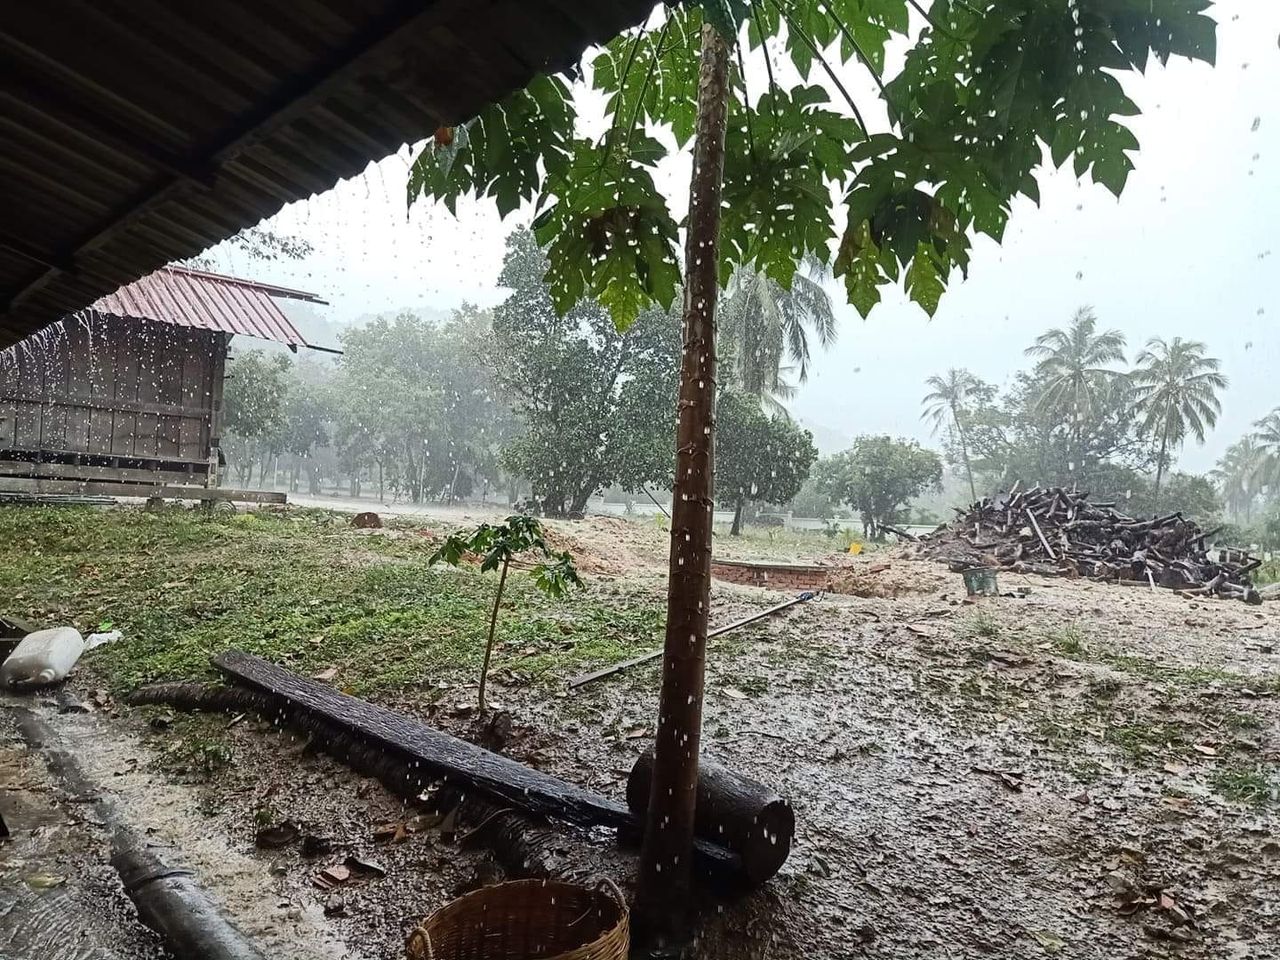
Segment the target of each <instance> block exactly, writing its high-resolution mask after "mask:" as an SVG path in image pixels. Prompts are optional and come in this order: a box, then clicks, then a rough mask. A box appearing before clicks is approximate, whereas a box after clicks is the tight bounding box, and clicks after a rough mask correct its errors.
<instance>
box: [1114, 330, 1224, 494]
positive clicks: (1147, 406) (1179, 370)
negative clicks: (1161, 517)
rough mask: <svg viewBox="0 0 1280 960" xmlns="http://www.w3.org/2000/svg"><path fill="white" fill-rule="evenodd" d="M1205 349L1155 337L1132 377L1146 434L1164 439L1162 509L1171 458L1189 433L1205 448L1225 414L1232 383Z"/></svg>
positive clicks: (1159, 474) (1159, 459)
mask: <svg viewBox="0 0 1280 960" xmlns="http://www.w3.org/2000/svg"><path fill="white" fill-rule="evenodd" d="M1206 349H1207V348H1206V347H1205V345H1204V344H1203V343H1201V342H1200V341H1199V340H1183V339H1182V338H1181V337H1174V338H1173V339H1172V340H1165V339H1163V338H1162V337H1152V338H1151V339H1150V340H1148V341H1147V346H1146V349H1144V350H1143V351H1142V352H1141V353H1140V354H1138V356H1137V358H1136V359H1135V361H1134V369H1133V371H1132V372H1131V373H1130V374H1129V380H1130V382H1131V383H1132V385H1133V396H1134V401H1135V409H1136V410H1137V413H1138V415H1139V416H1140V417H1142V424H1141V430H1142V432H1143V433H1144V434H1147V435H1149V436H1158V437H1159V438H1160V450H1159V452H1158V453H1157V454H1156V486H1155V491H1154V496H1153V500H1154V502H1155V505H1156V507H1157V508H1158V507H1159V506H1160V481H1161V479H1162V478H1163V476H1164V468H1165V464H1166V463H1167V461H1168V458H1169V457H1170V456H1171V455H1172V454H1173V452H1174V451H1175V450H1176V449H1177V448H1178V447H1180V446H1182V444H1183V441H1184V440H1185V439H1186V437H1187V434H1188V433H1190V434H1191V435H1192V436H1193V437H1195V439H1196V443H1204V435H1205V431H1206V430H1209V429H1212V428H1213V426H1214V425H1215V424H1216V423H1217V422H1218V414H1219V413H1221V412H1222V402H1221V401H1220V400H1219V399H1218V392H1219V391H1220V390H1225V389H1226V387H1227V378H1226V377H1224V376H1223V375H1222V374H1221V373H1219V372H1218V367H1219V366H1221V364H1220V363H1219V361H1218V360H1217V358H1216V357H1206V356H1205V355H1204V352H1205V350H1206Z"/></svg>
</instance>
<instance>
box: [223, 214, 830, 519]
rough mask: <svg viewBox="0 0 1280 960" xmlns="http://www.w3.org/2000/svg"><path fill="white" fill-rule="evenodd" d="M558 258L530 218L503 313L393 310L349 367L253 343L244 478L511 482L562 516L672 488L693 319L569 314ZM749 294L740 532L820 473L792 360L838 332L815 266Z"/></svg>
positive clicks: (414, 492)
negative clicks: (607, 498) (797, 402)
mask: <svg viewBox="0 0 1280 960" xmlns="http://www.w3.org/2000/svg"><path fill="white" fill-rule="evenodd" d="M546 268H547V263H546V259H545V256H544V254H543V253H542V251H541V250H540V249H539V248H538V246H537V244H536V242H535V241H534V239H533V237H532V235H531V234H529V233H528V232H522V231H517V232H515V233H513V234H512V235H511V236H510V237H509V239H508V242H507V252H506V258H505V260H504V264H503V270H502V273H501V275H500V277H499V283H500V285H501V286H503V287H505V288H507V289H508V290H509V291H510V294H509V296H508V297H507V298H506V299H505V300H504V301H503V302H502V303H501V304H500V305H498V306H497V307H495V308H494V309H492V310H480V309H477V308H475V307H471V306H464V307H463V308H461V309H459V310H457V311H455V312H454V313H453V314H452V315H451V316H450V317H449V318H448V319H447V320H445V321H444V322H434V321H432V320H429V319H426V318H424V317H421V316H418V315H416V314H413V313H411V312H404V313H400V314H398V315H396V316H394V317H379V318H377V319H375V320H374V321H372V322H371V323H368V324H366V325H364V326H362V327H359V328H354V329H351V330H349V331H347V332H346V333H344V335H343V337H342V348H343V354H342V356H341V357H340V358H339V359H338V360H337V362H336V363H331V362H326V361H317V360H314V359H310V358H302V359H297V360H293V359H291V358H289V357H285V356H267V355H265V354H263V353H262V352H260V351H255V350H248V351H245V352H243V353H240V354H238V355H236V356H235V357H234V358H233V360H232V361H231V363H230V365H229V368H228V374H229V375H228V381H227V385H226V391H225V399H224V424H225V426H224V433H225V437H224V439H223V449H224V453H225V454H226V457H227V460H228V479H229V480H234V482H236V483H238V484H242V485H248V484H253V483H260V484H264V485H272V484H275V483H277V482H279V483H283V484H284V485H286V486H287V488H288V489H289V490H290V491H295V492H296V491H300V490H306V491H307V492H309V493H312V494H317V493H320V492H321V491H322V490H323V489H325V487H326V486H327V487H328V488H329V489H333V488H335V487H340V488H341V489H344V490H345V492H346V493H348V494H350V495H352V496H360V495H367V494H375V495H376V496H377V497H378V498H379V499H385V498H387V497H395V498H400V499H403V500H408V501H411V502H414V503H420V502H424V501H429V500H438V501H444V502H452V501H453V500H454V499H456V498H468V497H475V496H477V495H478V496H479V497H480V498H487V497H488V496H489V495H490V493H491V492H496V491H501V492H502V493H504V494H505V495H506V496H507V497H508V499H510V500H512V501H514V500H516V499H519V500H521V501H524V502H525V504H526V505H527V506H528V507H529V508H530V509H531V510H532V511H533V512H540V513H545V514H547V515H549V516H568V515H574V514H577V513H580V512H582V511H583V510H584V509H585V507H586V503H587V500H588V498H590V497H591V496H592V495H593V494H594V493H596V492H597V491H599V490H601V489H602V488H606V487H616V488H621V489H623V490H627V491H633V492H639V491H640V490H641V489H643V488H656V489H670V488H671V486H672V482H673V476H672V471H673V466H674V459H675V458H674V450H673V449H672V447H671V436H672V434H673V429H674V411H675V408H676V381H677V374H678V370H679V363H680V350H681V342H680V327H679V322H678V317H677V315H676V314H675V313H669V312H667V311H663V310H657V309H651V310H648V311H643V312H641V314H640V316H639V317H638V319H637V320H636V321H635V322H634V323H633V324H631V326H629V327H628V328H627V329H626V330H625V331H621V332H620V331H619V330H618V329H617V328H616V327H615V325H614V323H613V321H612V320H611V319H610V318H609V316H608V314H607V313H606V312H605V311H604V310H603V309H602V308H601V307H600V306H599V305H598V304H596V303H594V302H592V301H583V302H581V303H579V304H578V305H577V306H575V307H574V309H573V310H571V311H570V312H569V313H568V314H566V315H565V316H563V317H561V316H558V315H557V313H556V311H555V309H554V307H553V304H552V298H551V293H550V291H549V289H548V287H547V283H546V281H545V279H544V275H545V273H546ZM733 290H734V292H733V295H732V296H731V298H730V301H729V302H730V303H731V305H732V306H731V310H732V313H731V316H732V321H731V324H732V330H733V331H734V333H733V336H732V337H731V338H730V341H729V349H728V351H727V356H726V358H725V361H724V364H723V366H722V370H723V371H724V375H723V383H722V384H721V385H720V386H719V393H718V409H719V410H720V413H721V417H722V426H723V429H722V431H721V434H720V443H721V452H720V458H719V462H718V467H719V489H718V491H717V493H718V496H719V497H720V499H721V500H722V501H723V502H724V503H726V504H730V505H732V506H733V508H734V509H735V522H734V532H738V531H739V530H740V529H741V525H742V523H743V522H744V520H745V519H746V518H747V516H748V514H749V513H750V510H751V509H752V508H753V507H755V506H756V505H758V504H761V503H773V504H780V503H785V502H787V501H788V500H790V499H791V498H792V497H793V496H795V494H796V493H797V491H798V490H799V488H800V485H801V484H802V483H803V482H804V480H805V478H806V477H807V476H808V474H809V469H810V467H811V466H812V464H813V462H814V460H815V458H816V456H817V452H816V450H815V449H814V447H813V441H812V438H811V437H810V435H809V434H808V432H807V431H804V430H801V429H800V428H799V427H798V426H797V425H796V424H795V423H793V422H792V421H791V420H790V418H789V417H788V416H787V415H786V413H785V411H784V410H783V409H782V407H781V404H780V402H779V398H780V397H785V396H786V395H788V394H789V391H790V388H791V385H790V384H789V382H788V379H787V378H788V377H789V376H790V375H791V374H792V373H793V372H794V373H795V375H796V377H797V379H798V380H803V379H804V378H805V376H807V365H808V362H809V359H808V358H809V345H808V338H807V334H808V331H809V330H810V329H813V330H814V332H815V335H816V336H817V338H818V340H819V342H821V343H823V344H825V343H829V342H830V340H831V338H832V337H833V336H834V333H833V327H832V324H833V320H832V316H831V306H830V303H829V302H827V301H826V300H825V295H823V294H822V293H821V286H820V284H818V283H817V282H816V281H815V280H812V279H810V278H807V277H805V278H798V282H797V283H796V284H795V285H794V286H793V289H792V290H785V289H783V288H782V287H781V286H780V285H779V284H777V283H776V281H772V280H766V279H764V278H754V279H753V278H751V277H749V276H746V275H744V276H742V277H737V278H734V280H733ZM792 360H795V361H796V364H795V369H794V370H793V367H792V364H791V361H792ZM716 387H717V385H715V384H708V385H707V389H716Z"/></svg>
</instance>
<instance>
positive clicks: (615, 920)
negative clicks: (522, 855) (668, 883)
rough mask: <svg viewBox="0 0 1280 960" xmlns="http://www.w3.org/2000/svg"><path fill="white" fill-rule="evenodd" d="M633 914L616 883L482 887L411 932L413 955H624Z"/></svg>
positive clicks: (445, 959)
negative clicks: (628, 912) (629, 911)
mask: <svg viewBox="0 0 1280 960" xmlns="http://www.w3.org/2000/svg"><path fill="white" fill-rule="evenodd" d="M630 946H631V929H630V918H629V917H628V915H627V905H626V902H625V901H624V900H623V898H622V894H621V893H620V892H619V891H618V888H617V887H615V886H614V885H613V884H612V883H610V882H608V881H604V883H603V884H602V885H601V886H600V887H598V888H596V889H591V888H589V887H581V886H578V885H576V884H571V883H559V882H557V881H552V880H514V881H511V882H510V883H498V884H494V885H493V886H489V887H481V888H480V889H479V890H474V891H472V892H471V893H468V894H467V895H466V896H463V897H459V898H458V899H457V900H454V901H453V902H452V903H448V904H446V905H445V906H443V907H441V908H440V909H439V910H437V911H436V912H435V913H433V914H432V915H431V916H429V917H428V918H427V919H426V920H424V921H423V922H422V923H421V925H419V926H418V928H417V929H415V930H414V931H413V932H412V933H411V934H409V942H408V943H407V944H406V947H405V955H406V956H407V957H408V960H626V956H627V951H628V950H629V949H630Z"/></svg>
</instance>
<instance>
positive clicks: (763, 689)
mask: <svg viewBox="0 0 1280 960" xmlns="http://www.w3.org/2000/svg"><path fill="white" fill-rule="evenodd" d="M735 686H737V688H738V689H739V690H741V691H742V692H743V693H750V694H755V695H756V696H759V695H761V694H765V693H768V692H769V678H768V677H761V676H748V677H738V679H737V681H736V682H735Z"/></svg>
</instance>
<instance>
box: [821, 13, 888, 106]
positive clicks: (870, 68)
mask: <svg viewBox="0 0 1280 960" xmlns="http://www.w3.org/2000/svg"><path fill="white" fill-rule="evenodd" d="M824 9H825V10H826V11H827V16H829V17H830V18H831V21H832V22H833V23H834V24H835V25H836V27H837V28H838V29H839V31H840V32H841V33H842V34H844V38H845V39H846V40H848V41H849V45H850V46H852V47H853V52H854V53H856V54H857V55H858V59H859V60H861V61H862V65H863V66H864V67H866V68H867V72H868V73H870V74H871V79H873V80H874V81H875V82H876V86H877V87H879V88H880V96H882V97H884V98H885V99H886V100H888V99H889V94H888V92H887V91H886V90H885V88H884V80H883V79H882V78H881V76H880V71H879V70H877V69H876V68H875V66H874V65H873V64H872V63H871V58H870V57H868V56H867V55H866V53H865V52H864V51H863V49H862V44H860V43H858V41H857V39H856V38H855V37H854V35H853V34H852V33H851V32H850V31H849V28H848V27H846V26H845V25H844V22H843V21H842V20H841V19H840V18H839V17H837V16H836V15H835V11H834V10H832V9H831V7H830V6H826V7H824Z"/></svg>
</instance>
